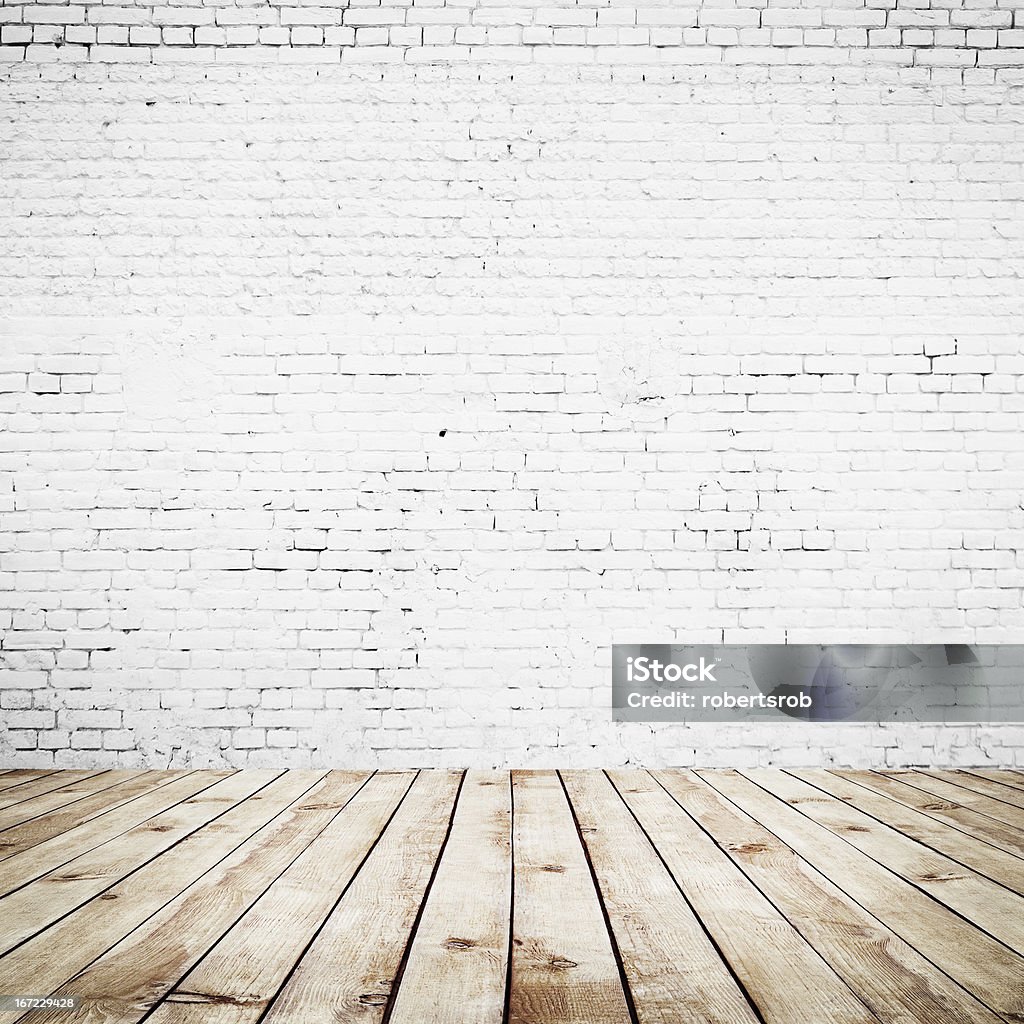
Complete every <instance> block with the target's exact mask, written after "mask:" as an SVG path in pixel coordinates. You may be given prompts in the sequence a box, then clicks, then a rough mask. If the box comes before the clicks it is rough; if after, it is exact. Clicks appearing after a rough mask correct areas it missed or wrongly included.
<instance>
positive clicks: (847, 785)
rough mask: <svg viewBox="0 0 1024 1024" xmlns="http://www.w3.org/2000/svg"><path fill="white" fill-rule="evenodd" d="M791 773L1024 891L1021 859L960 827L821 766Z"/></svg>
mask: <svg viewBox="0 0 1024 1024" xmlns="http://www.w3.org/2000/svg"><path fill="white" fill-rule="evenodd" d="M790 774H791V775H794V776H795V777H796V778H798V779H801V780H802V781H804V782H807V783H809V784H810V785H812V786H815V787H816V788H818V789H821V790H823V791H824V792H826V793H828V794H829V795H831V796H834V797H836V799H838V800H842V801H843V803H845V804H846V805H847V806H849V807H855V808H856V809H857V810H858V811H862V812H864V813H865V814H869V815H870V816H871V817H872V818H874V819H876V820H877V821H879V822H881V823H882V824H883V825H886V826H888V827H889V828H891V829H893V830H895V831H897V832H899V833H901V834H902V835H904V836H907V837H909V838H910V839H913V840H915V841H916V842H918V843H921V844H922V845H925V846H927V847H929V848H930V849H932V850H935V851H936V852H938V853H941V854H944V855H945V856H947V857H950V858H952V859H953V860H954V861H956V862H957V863H959V864H962V865H964V866H965V867H969V868H971V869H972V870H973V871H976V872H978V873H979V874H981V875H984V876H985V877H986V878H989V879H991V880H992V881H995V882H999V883H1000V884H1001V885H1004V886H1006V887H1007V888H1008V889H1012V890H1013V891H1014V892H1015V893H1017V894H1018V895H1021V894H1024V858H1021V857H1015V856H1014V855H1013V854H1012V853H1006V852H1005V851H1004V850H998V849H996V848H995V847H993V846H989V845H988V844H986V843H979V842H977V841H976V840H974V839H972V838H971V837H970V836H968V835H966V834H965V833H963V832H961V831H960V830H959V829H956V828H953V827H952V826H950V825H943V824H941V823H940V822H937V821H935V820H934V819H933V818H930V817H928V816H927V815H926V814H921V813H919V812H917V811H913V810H911V809H910V808H909V807H904V806H903V805H902V804H899V803H897V802H896V801H895V800H890V799H889V798H888V797H884V796H879V795H878V794H876V793H872V792H871V791H870V790H867V789H864V788H863V787H861V786H858V785H856V784H855V783H852V782H847V781H846V780H844V779H841V778H839V777H838V776H836V775H833V774H832V773H831V772H828V771H826V770H825V769H824V768H806V769H803V770H793V771H791V772H790Z"/></svg>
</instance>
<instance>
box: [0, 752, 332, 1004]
mask: <svg viewBox="0 0 1024 1024" xmlns="http://www.w3.org/2000/svg"><path fill="white" fill-rule="evenodd" d="M326 774H327V773H326V771H290V772H285V773H283V774H282V775H280V776H278V778H276V779H274V781H273V782H271V783H270V784H269V785H267V786H265V787H264V788H263V789H261V790H259V791H258V792H257V793H256V794H255V795H253V796H251V797H250V798H249V799H248V800H245V801H243V802H242V803H239V804H236V805H235V806H234V807H233V808H231V810H229V811H227V812H226V813H224V814H223V815H221V817H219V818H217V819H216V821H213V822H211V823H210V824H209V825H207V826H205V827H204V828H201V829H199V830H198V831H196V832H193V833H192V834H191V835H189V836H186V837H185V838H184V839H183V840H182V841H181V842H180V843H178V844H177V845H176V846H174V847H172V848H171V849H170V850H168V851H167V852H166V853H163V854H161V855H160V856H159V857H157V858H156V859H155V860H152V861H150V862H149V863H148V864H146V865H145V866H144V867H141V868H139V870H138V871H135V872H133V873H132V874H130V875H128V876H127V877H126V878H125V879H123V880H122V881H120V882H118V883H117V884H116V885H113V886H111V887H110V888H109V889H107V890H106V891H105V892H104V893H103V894H102V895H101V896H100V897H98V898H97V899H93V900H90V901H89V902H88V903H86V904H85V905H84V906H82V907H79V908H78V910H76V911H75V912H74V913H72V914H69V915H68V916H67V917H65V918H63V919H62V920H60V921H58V922H57V923H56V924H53V925H51V926H50V927H49V928H47V929H46V930H45V931H42V932H40V933H39V934H37V935H35V936H34V937H33V938H31V939H29V940H28V941H27V942H25V943H24V944H22V945H21V946H19V947H18V948H17V949H15V950H14V951H13V952H11V953H8V954H7V955H6V956H4V957H2V958H0V992H17V991H21V989H22V986H23V985H24V979H25V978H31V979H32V986H33V990H34V991H36V992H38V993H46V994H49V993H51V992H54V991H56V989H58V988H59V987H60V986H61V985H63V984H64V983H65V982H67V981H69V980H70V979H71V978H73V977H74V976H75V975H76V974H78V972H79V971H81V970H83V969H84V968H85V967H86V966H88V964H90V963H92V961H94V960H95V959H96V958H97V957H99V956H100V955H102V954H103V953H105V952H106V951H107V950H108V949H110V948H111V947H112V946H114V945H115V944H116V943H117V942H119V941H120V940H121V939H122V938H123V937H124V936H125V935H128V934H129V933H130V932H131V931H132V930H133V929H134V928H137V927H138V926H139V925H140V924H142V922H144V921H145V920H147V919H148V918H149V917H150V916H151V915H152V914H154V913H156V912H157V911H158V910H160V908H161V907H163V906H165V905H166V904H167V903H169V902H170V901H171V900H172V899H174V898H175V897H176V896H178V895H179V894H180V893H181V892H183V891H184V890H185V889H186V888H188V886H190V885H191V884H192V883H193V882H195V881H196V880H197V879H199V878H201V877H202V876H203V874H205V873H206V872H207V871H209V870H210V869H212V868H213V867H214V866H215V865H216V864H218V863H219V862H220V861H221V860H223V859H224V857H226V856H227V855H228V854H229V853H231V852H232V851H233V850H234V849H236V848H237V847H238V846H239V845H241V844H242V843H243V842H245V841H246V840H247V839H249V838H250V836H252V835H254V834H255V833H257V832H258V831H259V830H260V829H262V828H263V827H264V826H265V825H267V823H268V822H270V821H272V820H273V819H274V818H276V817H277V815H279V814H281V812H283V811H285V810H286V809H287V808H288V807H290V806H291V805H292V804H294V803H295V801H297V800H299V799H300V798H302V797H303V796H304V795H305V794H306V793H307V792H308V791H309V789H310V788H311V787H312V786H314V785H316V783H318V782H319V781H320V780H321V779H322V778H323V777H324V776H325V775H326ZM180 941H186V937H185V936H182V937H181V939H180ZM2 1019H4V1018H3V1017H2V1015H0V1020H2Z"/></svg>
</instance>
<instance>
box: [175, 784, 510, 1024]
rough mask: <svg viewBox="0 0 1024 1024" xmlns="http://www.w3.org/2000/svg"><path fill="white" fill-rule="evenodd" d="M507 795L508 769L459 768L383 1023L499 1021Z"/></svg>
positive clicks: (505, 942)
mask: <svg viewBox="0 0 1024 1024" xmlns="http://www.w3.org/2000/svg"><path fill="white" fill-rule="evenodd" d="M511 798H512V790H511V783H510V779H509V773H508V772H497V771H476V772H468V773H467V774H466V778H465V780H464V782H463V785H462V789H461V791H460V794H459V802H458V806H457V807H456V810H455V819H454V821H453V823H452V830H451V834H450V835H449V837H448V842H447V843H446V844H445V848H444V855H443V857H442V858H441V862H440V865H439V866H438V869H437V874H436V876H435V878H434V882H433V884H432V885H431V887H430V893H429V895H428V897H427V900H426V903H425V904H424V907H423V913H422V917H421V918H420V922H419V925H418V927H417V929H416V934H415V936H414V937H413V941H412V946H411V948H410V950H409V954H408V959H407V962H406V965H405V970H404V971H403V972H402V983H401V985H400V986H399V987H398V993H397V995H396V996H395V998H394V1000H393V1002H394V1006H393V1009H392V1012H391V1017H390V1018H389V1024H423V1019H424V1016H429V1018H430V1021H431V1024H501V1021H502V1016H503V1014H504V1012H505V982H506V979H507V974H508V955H509V949H508V947H509V921H510V919H511V913H512V906H511V899H512V807H511ZM427 1007H429V1011H427V1009H426V1008H427ZM194 1024H203V1022H201V1021H199V1020H198V1019H197V1020H195V1022H194Z"/></svg>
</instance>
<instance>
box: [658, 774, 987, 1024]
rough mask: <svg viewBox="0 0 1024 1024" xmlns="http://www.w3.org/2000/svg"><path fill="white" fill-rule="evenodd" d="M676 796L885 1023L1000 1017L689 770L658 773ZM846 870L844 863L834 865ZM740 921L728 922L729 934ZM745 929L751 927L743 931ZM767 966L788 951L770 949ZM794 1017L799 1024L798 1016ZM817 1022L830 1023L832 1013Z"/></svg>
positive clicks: (957, 1023) (971, 1022)
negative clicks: (824, 1021) (825, 1021)
mask: <svg viewBox="0 0 1024 1024" xmlns="http://www.w3.org/2000/svg"><path fill="white" fill-rule="evenodd" d="M656 775H657V778H658V779H659V781H661V782H662V783H663V784H664V785H665V787H666V788H667V789H668V790H669V792H670V793H671V794H672V796H673V797H674V798H675V799H676V800H678V801H679V803H680V804H681V805H682V806H683V807H684V808H685V809H686V811H687V812H688V813H689V814H690V815H692V816H693V818H694V820H695V821H697V822H699V824H700V825H701V827H702V828H704V829H706V830H707V832H708V834H709V836H711V837H712V838H713V839H714V841H715V842H716V843H717V844H718V845H719V847H720V848H721V849H722V850H723V851H724V852H725V853H726V854H727V855H728V856H729V857H730V859H731V860H732V861H733V862H734V863H735V864H736V865H737V867H739V868H740V870H742V871H743V872H744V874H745V875H746V876H747V877H748V878H750V880H751V882H753V883H754V884H755V885H757V886H758V888H759V889H760V890H761V891H762V892H763V893H764V894H765V896H766V897H767V898H768V899H770V900H771V901H772V903H773V904H774V905H775V906H776V907H778V909H779V911H780V912H781V913H782V914H784V915H785V917H786V918H787V920H788V921H790V922H791V923H792V925H793V926H794V927H795V928H797V929H798V930H799V932H800V934H801V935H803V936H804V938H805V939H806V940H807V941H808V942H809V943H810V944H811V945H812V946H813V947H814V948H815V949H816V950H817V951H818V952H819V953H820V954H821V956H822V957H823V958H824V959H825V960H826V961H827V962H828V963H829V965H830V966H831V967H832V968H833V969H834V970H835V971H836V973H837V974H839V975H840V976H841V977H842V978H843V980H844V981H845V982H846V984H847V985H849V987H850V988H851V990H852V991H853V992H855V993H856V994H857V995H858V996H859V997H860V999H861V1000H862V1001H863V1002H864V1003H865V1004H866V1005H867V1006H868V1008H869V1009H870V1010H871V1011H872V1012H873V1013H874V1014H875V1016H876V1017H877V1018H878V1019H879V1020H880V1021H884V1022H886V1024H906V1022H908V1021H943V1022H945V1024H982V1022H988V1024H995V1022H996V1021H997V1020H999V1019H1000V1018H998V1017H997V1016H996V1015H995V1014H994V1013H993V1012H992V1011H991V1010H989V1009H987V1008H986V1007H985V1006H983V1005H982V1004H981V1003H980V1002H979V1001H978V1000H977V999H975V998H974V997H972V996H971V995H970V993H969V992H967V991H966V990H965V989H963V988H962V987H961V986H959V985H957V984H956V983H955V982H954V981H952V980H951V979H950V978H949V977H948V976H947V975H946V974H944V973H943V972H942V971H940V970H939V969H938V968H937V967H935V965H934V964H932V963H930V962H929V961H928V960H926V959H925V958H924V957H923V956H922V955H921V954H920V953H919V952H917V950H915V949H914V948H913V947H912V946H911V945H910V944H909V943H907V942H905V941H904V940H903V939H901V938H900V937H899V936H898V935H896V934H895V932H893V931H892V930H891V929H890V928H887V927H886V926H885V925H884V924H883V923H882V922H881V921H879V920H878V919H877V918H876V917H874V916H873V915H872V914H870V913H868V912H867V911H866V910H865V909H864V908H863V907H861V906H860V904H858V903H857V902H855V901H854V900H853V899H851V898H850V897H849V896H848V895H847V894H846V893H845V892H843V890H842V889H840V888H839V887H838V886H837V885H836V884H834V883H833V882H832V881H830V880H829V879H828V878H826V877H825V875H823V874H822V873H821V872H820V871H818V870H817V869H815V868H814V867H813V866H812V865H810V864H809V863H808V862H807V861H806V860H804V859H803V858H802V857H799V856H798V855H797V854H796V853H794V852H793V850H791V849H790V848H789V847H788V846H787V845H786V844H785V843H783V842H782V841H781V840H780V839H779V838H778V837H777V836H775V835H774V834H773V833H772V832H770V831H768V829H766V828H765V827H764V826H763V825H761V824H760V823H759V822H757V821H755V820H754V819H753V818H751V817H750V816H749V815H748V814H745V813H744V812H743V811H741V810H740V809H739V808H738V807H737V806H736V805H735V804H732V803H730V802H729V801H728V800H726V799H725V798H724V797H723V796H722V795H721V794H720V793H718V792H717V791H716V790H714V789H713V788H711V786H709V785H708V784H707V783H706V782H705V781H704V780H703V779H700V778H698V777H697V776H696V775H695V774H694V773H692V772H657V773H656ZM835 870H836V871H837V872H840V873H841V872H842V870H843V865H842V864H841V863H837V864H836V865H835ZM736 920H737V918H735V917H734V918H732V920H731V921H730V922H729V927H730V929H731V930H734V931H735V930H738V929H736V927H735V921H736ZM742 930H743V931H746V929H742ZM761 948H762V949H767V951H768V953H767V955H768V959H769V962H770V963H771V962H774V961H776V960H778V959H780V958H782V957H783V956H784V955H785V950H784V949H782V948H777V947H776V946H774V945H773V944H772V943H770V942H769V943H767V944H766V946H765V947H761ZM786 962H788V956H786ZM791 1019H800V1017H799V1014H797V1016H796V1017H794V1018H791ZM813 1019H815V1020H829V1019H830V1018H829V1016H828V1014H827V1011H826V1012H825V1013H824V1014H822V1015H821V1016H819V1015H818V1014H816V1013H815V1014H814V1015H813Z"/></svg>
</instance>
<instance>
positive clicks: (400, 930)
mask: <svg viewBox="0 0 1024 1024" xmlns="http://www.w3.org/2000/svg"><path fill="white" fill-rule="evenodd" d="M460 781H461V773H457V772H421V773H420V774H419V775H418V776H417V778H416V781H415V782H414V783H413V784H412V787H411V788H410V790H409V793H408V794H407V795H406V797H405V799H404V800H403V801H402V803H401V805H400V806H399V808H398V810H397V811H396V812H395V816H394V817H393V818H392V820H391V823H390V824H389V825H388V827H387V828H386V829H385V831H384V835H383V836H382V837H381V838H380V840H379V841H378V843H377V845H376V846H375V847H374V848H373V851H372V853H371V854H370V856H369V857H368V858H367V860H366V863H365V864H364V865H363V866H362V868H360V870H359V873H358V874H357V875H356V877H355V879H354V880H353V882H352V884H351V885H350V886H349V888H348V891H347V892H346V893H345V895H344V896H343V897H342V899H341V901H340V902H339V903H338V905H337V906H336V907H335V908H334V910H333V911H332V912H331V914H330V916H329V917H328V918H327V921H326V922H325V923H324V926H323V928H322V929H321V931H320V932H319V934H318V935H317V937H316V938H315V939H314V940H313V942H312V943H311V945H310V947H309V949H308V950H307V951H306V954H305V955H304V956H303V958H302V960H300V961H299V964H298V966H297V967H296V968H295V971H294V973H293V974H292V975H291V977H290V978H289V979H288V982H287V983H286V984H285V986H284V988H283V989H282V990H281V992H280V993H279V994H278V996H277V999H276V1000H275V1001H274V1002H273V1003H271V1006H270V1009H269V1011H268V1012H267V1014H266V1016H265V1017H264V1018H263V1020H262V1021H261V1024H285V1022H287V1024H353V1022H369V1021H380V1020H382V1019H383V1016H384V1012H385V1008H386V1006H387V1004H388V1002H389V1000H390V998H391V995H392V992H393V989H394V987H395V983H396V976H397V973H398V969H399V965H400V963H401V960H402V954H403V952H404V950H405V948H406V945H407V943H408V941H409V938H410V932H411V931H412V928H413V924H414V922H415V920H416V915H417V912H418V911H419V908H420V904H421V903H422V901H423V897H424V893H425V891H426V888H427V884H428V882H429V880H430V877H431V873H432V871H433V868H434V864H435V862H436V859H437V856H438V853H439V851H440V849H441V846H442V844H443V842H444V838H445V835H446V834H447V831H448V826H449V822H450V820H451V816H452V812H453V810H454V804H455V798H456V794H457V793H458V789H459V784H460Z"/></svg>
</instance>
